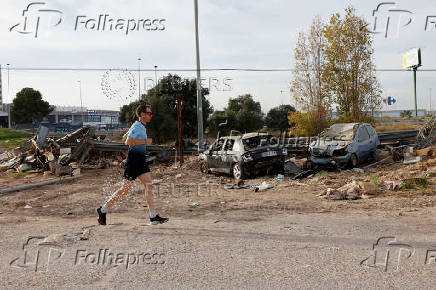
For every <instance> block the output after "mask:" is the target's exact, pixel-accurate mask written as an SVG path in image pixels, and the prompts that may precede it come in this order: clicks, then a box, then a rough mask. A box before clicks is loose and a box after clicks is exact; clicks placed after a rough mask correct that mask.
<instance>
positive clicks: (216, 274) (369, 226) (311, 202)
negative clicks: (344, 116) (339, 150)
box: [0, 158, 436, 289]
mask: <svg viewBox="0 0 436 290" xmlns="http://www.w3.org/2000/svg"><path fill="white" fill-rule="evenodd" d="M432 160H436V158H435V159H432ZM429 162H430V160H429V161H425V162H422V163H418V164H414V165H408V166H405V165H403V164H401V163H392V164H384V165H382V166H380V167H378V168H374V169H372V170H368V171H365V173H356V172H354V171H350V170H347V171H340V172H327V171H322V172H319V173H317V174H314V175H313V176H309V177H308V178H306V179H303V180H298V181H296V180H293V179H292V178H291V177H288V176H286V177H285V178H284V179H283V180H280V181H278V180H275V177H276V176H273V175H270V176H258V177H256V178H251V179H248V180H246V181H245V185H248V186H250V188H243V189H229V188H230V187H232V185H234V180H233V179H232V178H231V177H229V176H225V175H202V174H201V173H200V170H199V168H198V162H196V161H195V159H191V160H188V161H187V162H186V164H185V165H184V166H183V167H182V168H176V167H169V168H163V167H161V166H160V165H156V166H153V167H152V168H151V169H152V176H153V179H154V182H155V185H154V189H153V190H154V195H155V202H156V206H157V208H158V211H159V213H161V214H162V216H165V217H169V218H170V221H169V222H168V223H165V224H163V225H159V226H150V225H149V220H148V211H147V208H146V203H145V200H144V190H143V189H142V188H141V186H140V185H139V184H138V183H136V185H135V187H134V189H133V190H132V192H131V194H130V195H128V196H126V197H124V198H123V199H122V200H121V201H120V202H119V203H118V205H117V206H115V208H113V209H111V210H110V211H109V215H108V225H107V226H105V227H103V226H98V225H97V220H96V219H97V218H96V215H95V213H94V209H95V207H97V206H98V205H101V204H102V203H103V202H104V201H105V200H106V199H107V198H108V197H109V195H110V194H111V193H112V192H113V191H114V190H115V189H116V188H117V187H118V186H119V184H120V182H121V181H122V179H121V176H122V170H121V168H119V167H115V166H114V167H111V168H108V169H93V168H90V167H88V168H86V167H85V168H83V170H82V174H83V176H82V177H81V178H80V179H77V180H74V181H70V182H68V183H62V184H57V185H47V186H44V187H40V188H36V189H32V190H24V191H20V192H15V193H8V194H4V195H0V237H1V239H0V256H1V257H2V258H1V259H0V260H1V261H0V281H1V282H0V288H2V289H6V288H7V289H23V288H29V287H31V288H56V289H77V288H80V289H125V288H129V289H145V288H152V289H167V288H171V289H174V288H177V289H200V288H201V289H203V288H207V289H210V288H214V289H233V288H234V289H241V288H253V289H259V288H262V289H270V288H277V289H288V288H291V289H294V288H297V289H315V288H320V286H319V285H323V288H325V289H330V288H331V289H350V288H351V289H355V288H365V289H380V288H392V289H404V288H406V289H428V288H432V286H433V285H434V275H435V273H436V270H435V269H436V268H435V267H434V266H435V265H436V260H434V262H433V256H429V255H428V253H429V251H430V253H433V252H432V249H434V246H433V245H434V241H435V240H436V234H434V224H435V222H436V217H435V215H434V210H435V209H436V197H435V195H436V190H435V189H436V188H435V184H436V179H435V176H436V175H435V166H434V163H433V165H430V164H429ZM412 177H419V178H423V177H424V178H426V180H427V183H428V184H426V185H424V184H423V185H415V188H413V189H403V190H397V191H388V190H384V189H383V184H384V181H389V180H397V181H399V180H402V179H407V178H412ZM53 178H55V177H54V176H52V175H48V176H47V175H46V176H44V175H43V174H42V173H21V174H17V173H14V174H6V173H1V174H0V185H1V187H0V188H6V187H10V186H16V185H23V184H26V183H32V182H37V181H41V180H46V179H53ZM264 181H265V182H267V183H269V184H272V185H274V187H273V188H271V189H268V190H265V191H259V192H255V191H254V190H253V186H255V185H258V184H260V183H261V182H264ZM352 181H365V182H370V181H371V182H374V183H377V184H380V185H381V186H380V187H379V194H377V195H376V196H375V197H373V198H368V199H358V200H330V199H325V198H321V197H319V196H318V195H319V194H320V193H323V192H325V191H326V189H327V188H329V187H330V188H333V189H337V188H339V187H341V186H342V185H345V184H348V183H350V182H352ZM87 229H88V230H89V232H88V237H87V238H85V239H83V240H82V239H81V238H80V237H81V236H83V235H84V234H85V231H86V230H87ZM382 237H386V238H384V239H387V238H389V239H391V240H394V241H398V242H402V243H406V244H407V245H410V246H411V247H413V249H414V252H413V253H414V255H413V256H412V257H411V258H410V259H408V258H405V257H402V256H401V255H400V254H401V253H402V251H401V250H402V249H400V251H399V253H400V254H399V256H398V263H397V262H395V261H397V260H396V259H397V257H396V256H395V257H394V256H393V257H394V258H392V259H391V260H389V263H388V262H386V265H387V266H389V267H388V268H387V270H383V267H382V266H380V262H378V264H375V258H374V265H372V264H371V263H370V262H367V264H364V265H362V261H366V259H369V257H372V256H371V255H372V254H374V255H375V252H374V251H373V246H374V243H378V242H377V241H378V239H379V238H382ZM30 239H32V240H30ZM42 239H44V240H42ZM45 239H49V242H48V243H47V242H44V241H45ZM50 241H51V242H50ZM101 251H105V253H106V251H108V252H109V253H113V254H114V255H115V253H116V254H117V259H118V255H121V256H122V257H123V256H124V257H126V255H134V257H135V262H137V263H136V264H133V265H132V266H131V267H130V268H128V267H127V263H128V261H129V258H128V256H127V258H126V259H124V260H123V261H122V263H121V262H120V263H118V262H113V261H112V260H111V261H110V262H108V263H106V262H105V261H106V260H105V259H102V262H101V263H100V262H99V261H100V256H99V258H98V260H97V264H95V263H94V262H92V261H91V260H89V259H88V257H92V256H91V255H94V256H96V255H97V254H96V253H101ZM145 253H149V254H150V255H151V253H153V255H155V254H158V257H160V258H162V259H163V260H162V261H159V264H148V261H146V260H145V259H142V260H139V255H140V254H144V256H145ZM395 253H396V252H395ZM82 254H83V255H82ZM85 254H86V256H85ZM136 255H138V259H136ZM26 257H27V258H28V259H27V260H26ZM34 257H39V258H40V260H36V258H34ZM374 257H376V256H374ZM429 257H430V258H429ZM400 258H401V265H400ZM377 261H378V260H377ZM161 262H162V264H160V263H161ZM396 263H397V264H396ZM124 264H126V265H124ZM398 266H401V267H400V270H399V271H398V270H397V269H398Z"/></svg>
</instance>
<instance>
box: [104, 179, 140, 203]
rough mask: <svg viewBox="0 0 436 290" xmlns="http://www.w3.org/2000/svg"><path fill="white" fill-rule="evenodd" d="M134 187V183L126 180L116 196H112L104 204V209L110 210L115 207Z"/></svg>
mask: <svg viewBox="0 0 436 290" xmlns="http://www.w3.org/2000/svg"><path fill="white" fill-rule="evenodd" d="M132 187H133V181H131V180H127V179H124V180H123V185H122V186H121V188H120V189H118V190H117V191H115V192H114V194H112V196H111V197H110V198H109V199H108V201H106V203H105V204H104V206H103V208H104V207H106V208H107V209H110V208H111V207H113V206H114V205H115V204H116V203H117V201H119V200H120V199H121V198H122V197H123V196H125V195H126V194H128V193H129V191H130V190H131V189H132Z"/></svg>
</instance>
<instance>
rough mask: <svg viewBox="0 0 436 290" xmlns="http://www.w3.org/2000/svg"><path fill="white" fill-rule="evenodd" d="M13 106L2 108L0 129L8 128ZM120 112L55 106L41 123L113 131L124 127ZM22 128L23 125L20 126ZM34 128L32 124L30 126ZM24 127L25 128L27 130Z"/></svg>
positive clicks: (0, 111) (0, 109) (6, 105)
mask: <svg viewBox="0 0 436 290" xmlns="http://www.w3.org/2000/svg"><path fill="white" fill-rule="evenodd" d="M10 105H11V104H2V108H0V127H8V112H9V107H10ZM119 115H120V112H119V111H111V110H88V109H87V108H85V107H84V108H83V114H82V111H81V108H80V107H72V106H70V107H68V106H55V108H54V110H53V111H52V112H51V113H50V114H49V115H48V116H47V117H45V118H44V119H43V120H42V121H41V123H42V124H45V125H46V126H55V127H56V126H57V125H61V124H63V125H65V126H66V127H72V126H74V127H80V126H88V125H89V126H94V127H97V129H112V128H119V127H122V126H124V124H120V122H119V121H118V118H119ZM82 120H83V122H82ZM20 126H21V127H22V125H20ZM27 126H28V127H29V126H30V127H32V126H33V125H32V124H28V125H27ZM25 127H26V126H24V127H23V128H25Z"/></svg>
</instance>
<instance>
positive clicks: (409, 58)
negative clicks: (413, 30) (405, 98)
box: [403, 48, 422, 117]
mask: <svg viewBox="0 0 436 290" xmlns="http://www.w3.org/2000/svg"><path fill="white" fill-rule="evenodd" d="M421 65H422V64H421V49H420V48H413V49H411V50H409V51H406V52H405V53H403V68H405V69H412V70H413V91H414V96H415V116H416V117H418V103H417V97H416V71H417V70H418V68H419V67H420V66H421Z"/></svg>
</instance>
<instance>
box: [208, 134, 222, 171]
mask: <svg viewBox="0 0 436 290" xmlns="http://www.w3.org/2000/svg"><path fill="white" fill-rule="evenodd" d="M224 141H225V140H224V139H218V140H217V141H216V142H215V143H214V144H213V145H212V146H211V149H210V152H209V158H208V160H209V162H208V166H209V169H213V170H215V171H219V168H220V164H219V158H220V152H221V151H222V148H223V145H224Z"/></svg>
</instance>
